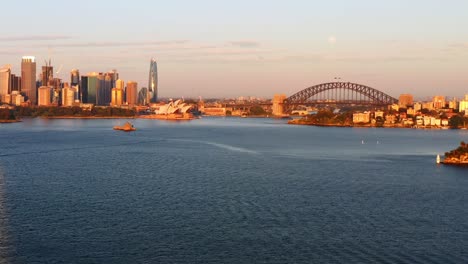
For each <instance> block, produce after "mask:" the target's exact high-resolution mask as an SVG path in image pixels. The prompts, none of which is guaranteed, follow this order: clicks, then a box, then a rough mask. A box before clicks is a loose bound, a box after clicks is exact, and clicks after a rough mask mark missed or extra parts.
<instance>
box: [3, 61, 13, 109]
mask: <svg viewBox="0 0 468 264" xmlns="http://www.w3.org/2000/svg"><path fill="white" fill-rule="evenodd" d="M10 78H11V66H10V65H5V66H3V67H1V68H0V101H2V102H4V101H3V100H5V101H6V99H2V97H4V96H6V95H8V94H10V84H11V81H10ZM8 103H9V102H8Z"/></svg>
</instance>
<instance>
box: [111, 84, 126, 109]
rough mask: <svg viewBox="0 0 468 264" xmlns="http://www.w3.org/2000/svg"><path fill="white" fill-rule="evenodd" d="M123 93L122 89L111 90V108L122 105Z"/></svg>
mask: <svg viewBox="0 0 468 264" xmlns="http://www.w3.org/2000/svg"><path fill="white" fill-rule="evenodd" d="M123 92H124V91H123V89H122V88H112V101H111V106H116V107H120V106H121V105H122V104H123Z"/></svg>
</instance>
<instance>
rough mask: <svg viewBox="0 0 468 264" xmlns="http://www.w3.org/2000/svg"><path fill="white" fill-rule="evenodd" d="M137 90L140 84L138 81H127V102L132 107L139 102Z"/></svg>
mask: <svg viewBox="0 0 468 264" xmlns="http://www.w3.org/2000/svg"><path fill="white" fill-rule="evenodd" d="M137 90H138V84H137V83H136V82H133V81H129V82H127V89H126V91H125V94H126V95H127V104H128V105H129V106H130V107H133V106H134V105H136V104H137Z"/></svg>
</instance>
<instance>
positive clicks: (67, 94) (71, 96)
mask: <svg viewBox="0 0 468 264" xmlns="http://www.w3.org/2000/svg"><path fill="white" fill-rule="evenodd" d="M75 93H76V89H75V88H73V87H69V86H68V83H65V86H64V88H63V89H62V106H73V102H75Z"/></svg>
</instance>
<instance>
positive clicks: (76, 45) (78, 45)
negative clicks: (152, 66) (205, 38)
mask: <svg viewBox="0 0 468 264" xmlns="http://www.w3.org/2000/svg"><path fill="white" fill-rule="evenodd" d="M187 42H189V41H188V40H170V41H136V42H112V41H108V42H81V43H79V42H78V43H61V44H55V45H53V46H54V47H63V48H82V47H91V48H92V47H95V48H102V47H131V46H162V45H181V44H185V43H187ZM41 46H42V45H41Z"/></svg>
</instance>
